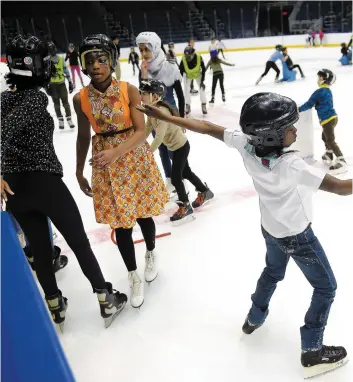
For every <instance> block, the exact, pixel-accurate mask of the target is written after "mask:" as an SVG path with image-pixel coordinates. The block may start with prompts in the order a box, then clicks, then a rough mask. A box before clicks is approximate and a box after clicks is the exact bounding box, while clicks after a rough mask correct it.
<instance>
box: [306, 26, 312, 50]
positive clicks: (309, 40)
mask: <svg viewBox="0 0 353 382" xmlns="http://www.w3.org/2000/svg"><path fill="white" fill-rule="evenodd" d="M305 41H306V43H307V46H308V47H309V46H311V30H308V31H307V33H306V39H305Z"/></svg>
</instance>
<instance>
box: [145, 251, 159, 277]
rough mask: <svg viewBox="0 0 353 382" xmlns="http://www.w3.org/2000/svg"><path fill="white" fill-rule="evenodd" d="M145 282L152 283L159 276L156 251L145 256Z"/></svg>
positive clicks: (148, 252)
mask: <svg viewBox="0 0 353 382" xmlns="http://www.w3.org/2000/svg"><path fill="white" fill-rule="evenodd" d="M145 261H146V263H145V280H146V282H148V283H150V282H152V281H154V280H155V279H156V277H157V276H158V266H157V264H158V263H157V254H156V251H155V250H153V251H147V252H146V255H145Z"/></svg>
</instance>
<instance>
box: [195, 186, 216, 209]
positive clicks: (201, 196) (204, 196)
mask: <svg viewBox="0 0 353 382" xmlns="http://www.w3.org/2000/svg"><path fill="white" fill-rule="evenodd" d="M205 186H206V187H207V184H205ZM213 198H214V193H213V192H212V191H211V190H210V189H209V188H208V187H207V190H206V191H204V192H199V193H198V194H197V198H196V199H195V200H194V201H193V202H192V206H193V208H199V207H201V206H203V205H205V204H207V203H208V202H209V201H210V200H211V199H213Z"/></svg>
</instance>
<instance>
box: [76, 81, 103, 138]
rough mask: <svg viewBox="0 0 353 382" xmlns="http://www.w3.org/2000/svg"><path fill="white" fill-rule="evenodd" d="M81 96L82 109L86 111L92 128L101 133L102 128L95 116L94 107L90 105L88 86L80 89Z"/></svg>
mask: <svg viewBox="0 0 353 382" xmlns="http://www.w3.org/2000/svg"><path fill="white" fill-rule="evenodd" d="M80 98H81V109H82V111H83V112H84V113H85V115H86V117H87V118H88V120H89V123H90V124H91V126H92V129H93V130H94V131H95V132H96V133H99V132H100V130H99V128H98V127H97V124H96V120H95V119H94V117H93V114H92V108H91V105H90V103H89V99H88V87H84V88H82V89H81V90H80Z"/></svg>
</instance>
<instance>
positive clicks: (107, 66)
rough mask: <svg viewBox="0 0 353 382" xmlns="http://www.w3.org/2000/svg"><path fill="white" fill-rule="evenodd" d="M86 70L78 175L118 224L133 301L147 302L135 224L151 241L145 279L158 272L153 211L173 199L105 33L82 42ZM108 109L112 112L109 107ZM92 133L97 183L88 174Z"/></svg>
mask: <svg viewBox="0 0 353 382" xmlns="http://www.w3.org/2000/svg"><path fill="white" fill-rule="evenodd" d="M80 59H81V66H82V70H83V72H84V73H85V74H87V75H88V76H89V77H90V78H91V83H90V84H89V85H88V86H86V87H85V88H83V89H81V91H80V93H78V94H76V95H75V97H74V106H75V110H76V114H77V120H78V136H77V145H76V147H77V169H76V174H77V181H78V183H79V185H80V188H81V190H82V191H83V192H84V193H85V194H86V195H88V196H93V204H94V211H95V216H96V220H97V222H98V223H100V224H109V225H110V227H111V228H112V229H114V230H115V237H116V242H117V245H118V248H119V251H120V254H121V256H122V258H123V260H124V263H125V266H126V268H127V270H128V281H129V285H130V303H131V305H132V306H133V307H134V308H138V307H140V306H141V305H142V304H143V302H144V283H143V280H142V278H141V276H140V274H139V272H138V271H137V265H136V257H135V247H134V242H133V238H132V230H133V227H134V226H135V225H136V223H138V224H139V226H140V227H141V231H142V234H143V237H144V239H145V243H146V247H147V248H146V255H145V271H144V279H145V281H147V282H151V281H153V280H154V279H155V278H156V277H157V275H158V264H157V257H156V251H155V240H156V226H155V224H154V221H153V216H158V215H161V214H163V213H164V206H165V204H166V203H167V201H168V198H167V193H166V191H165V187H164V184H163V180H162V177H161V174H160V172H159V169H158V167H157V164H156V162H155V160H154V156H153V154H152V152H151V151H150V149H149V145H148V143H147V142H146V130H145V122H144V119H143V116H142V115H141V114H140V113H139V112H138V111H137V110H136V108H135V106H136V105H139V104H140V102H141V98H140V95H139V92H138V90H137V89H136V88H135V87H134V86H132V85H130V84H129V83H127V82H123V81H117V80H116V79H115V78H113V77H112V73H114V69H115V65H116V62H117V52H116V48H115V46H114V44H113V42H112V40H110V39H109V38H108V37H107V36H105V35H103V34H98V35H92V36H88V37H86V38H85V39H84V41H83V42H82V44H81V46H80ZM107 110H109V112H108V113H107ZM91 126H92V129H93V131H94V132H95V135H94V136H93V138H92V154H93V156H92V159H91V161H90V162H91V164H92V188H91V187H90V185H89V183H88V181H87V179H85V177H84V176H83V172H84V167H85V162H86V158H87V153H88V149H89V146H90V143H91Z"/></svg>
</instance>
